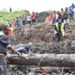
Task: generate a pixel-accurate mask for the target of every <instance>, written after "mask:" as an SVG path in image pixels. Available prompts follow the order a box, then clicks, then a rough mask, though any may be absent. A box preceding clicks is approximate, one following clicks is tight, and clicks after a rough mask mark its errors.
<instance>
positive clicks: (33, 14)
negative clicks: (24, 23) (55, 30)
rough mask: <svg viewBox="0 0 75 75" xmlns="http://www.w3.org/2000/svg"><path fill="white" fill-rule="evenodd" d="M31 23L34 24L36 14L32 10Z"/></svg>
mask: <svg viewBox="0 0 75 75" xmlns="http://www.w3.org/2000/svg"><path fill="white" fill-rule="evenodd" d="M31 19H32V23H33V24H35V22H36V14H35V13H34V12H33V13H32V15H31Z"/></svg>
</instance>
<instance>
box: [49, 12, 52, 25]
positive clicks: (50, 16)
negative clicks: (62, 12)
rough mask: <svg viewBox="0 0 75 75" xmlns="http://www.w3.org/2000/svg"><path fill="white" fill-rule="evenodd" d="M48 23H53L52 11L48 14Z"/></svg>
mask: <svg viewBox="0 0 75 75" xmlns="http://www.w3.org/2000/svg"><path fill="white" fill-rule="evenodd" d="M48 24H49V25H52V13H50V14H49V16H48Z"/></svg>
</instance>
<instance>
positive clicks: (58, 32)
mask: <svg viewBox="0 0 75 75" xmlns="http://www.w3.org/2000/svg"><path fill="white" fill-rule="evenodd" d="M55 36H56V39H57V41H58V42H60V41H61V40H62V39H61V38H62V36H64V23H63V19H62V18H61V16H60V15H59V16H58V19H57V22H56V24H55Z"/></svg>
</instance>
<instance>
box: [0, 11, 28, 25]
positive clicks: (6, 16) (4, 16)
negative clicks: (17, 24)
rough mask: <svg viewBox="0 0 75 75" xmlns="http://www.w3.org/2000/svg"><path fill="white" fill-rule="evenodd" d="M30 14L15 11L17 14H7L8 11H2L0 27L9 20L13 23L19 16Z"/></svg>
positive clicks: (0, 13)
mask: <svg viewBox="0 0 75 75" xmlns="http://www.w3.org/2000/svg"><path fill="white" fill-rule="evenodd" d="M28 14H29V12H28V11H27V10H25V11H24V10H22V11H15V12H11V13H10V12H7V11H0V26H1V25H3V24H5V23H6V21H7V20H10V21H11V22H12V21H13V19H15V18H16V17H19V16H23V15H28Z"/></svg>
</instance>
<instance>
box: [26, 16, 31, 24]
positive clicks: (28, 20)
mask: <svg viewBox="0 0 75 75" xmlns="http://www.w3.org/2000/svg"><path fill="white" fill-rule="evenodd" d="M27 23H28V24H29V25H31V16H30V15H29V16H27Z"/></svg>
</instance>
